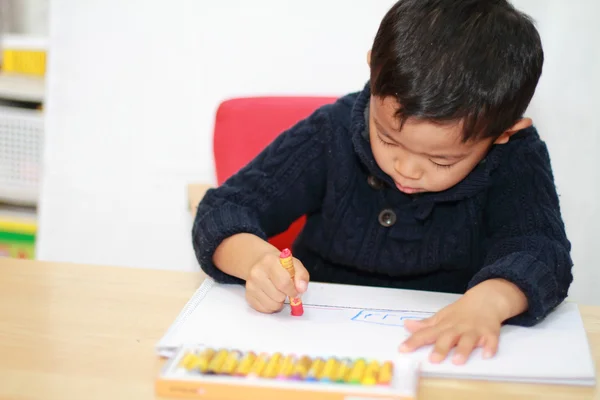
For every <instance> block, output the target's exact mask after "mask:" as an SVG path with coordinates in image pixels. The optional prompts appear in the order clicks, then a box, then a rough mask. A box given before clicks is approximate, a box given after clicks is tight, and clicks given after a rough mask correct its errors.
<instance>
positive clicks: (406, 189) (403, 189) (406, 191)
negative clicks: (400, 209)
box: [395, 182, 421, 194]
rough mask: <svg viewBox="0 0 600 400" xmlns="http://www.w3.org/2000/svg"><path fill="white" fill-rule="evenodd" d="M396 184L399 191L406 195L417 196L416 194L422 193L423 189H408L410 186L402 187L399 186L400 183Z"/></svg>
mask: <svg viewBox="0 0 600 400" xmlns="http://www.w3.org/2000/svg"><path fill="white" fill-rule="evenodd" d="M395 183H396V187H397V188H398V190H399V191H401V192H403V193H406V194H415V193H419V192H420V191H421V189H419V188H412V187H408V186H402V185H401V184H399V183H398V182H395Z"/></svg>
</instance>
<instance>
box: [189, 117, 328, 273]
mask: <svg viewBox="0 0 600 400" xmlns="http://www.w3.org/2000/svg"><path fill="white" fill-rule="evenodd" d="M330 107H331V106H330V105H327V106H324V107H321V108H320V109H318V110H317V111H315V112H314V113H313V114H312V115H311V116H309V117H307V118H306V119H304V120H302V121H300V122H298V123H297V124H296V125H294V126H293V127H291V128H290V129H288V130H286V131H284V132H283V133H281V134H280V135H279V136H278V137H276V138H275V140H274V141H273V142H271V144H270V145H268V146H267V147H266V148H265V149H264V150H263V151H262V152H261V153H260V154H259V155H258V156H256V157H255V158H254V159H253V160H252V161H251V162H250V163H249V164H247V165H246V166H245V167H244V168H242V169H241V170H240V171H239V172H238V173H236V174H235V175H233V176H232V177H230V178H229V179H228V180H227V181H226V182H224V183H223V184H222V185H221V186H219V187H218V188H214V189H210V190H209V191H208V192H207V193H206V195H205V196H204V198H203V199H202V201H201V202H200V204H199V205H198V210H197V213H196V217H195V219H194V224H193V228H192V244H193V248H194V253H195V255H196V258H197V260H198V262H199V264H200V266H201V268H202V269H203V270H204V272H206V274H207V275H209V276H210V277H212V278H213V279H215V280H216V281H217V282H221V283H242V280H240V279H239V278H237V277H234V276H231V275H229V274H226V273H224V272H223V271H221V270H219V269H218V268H217V267H216V266H215V265H214V263H213V254H214V252H215V250H216V249H217V247H218V246H219V244H220V243H221V242H222V241H223V240H224V239H226V238H228V237H230V236H232V235H234V234H238V233H251V234H254V235H256V236H258V237H260V238H262V239H264V240H267V239H268V238H269V237H271V236H274V235H277V234H279V233H281V232H284V231H285V230H286V229H287V228H288V227H289V226H290V225H291V224H292V223H293V222H294V221H295V220H297V219H298V218H300V217H301V216H302V215H305V214H308V213H311V212H312V211H314V210H316V209H317V208H318V207H320V204H321V200H322V197H323V195H324V192H325V179H326V173H327V162H326V159H327V145H328V142H329V139H328V138H329V136H330V135H331V127H330V124H329V123H328V121H329V116H328V112H329V109H330Z"/></svg>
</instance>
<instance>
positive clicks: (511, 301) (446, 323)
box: [400, 279, 527, 364]
mask: <svg viewBox="0 0 600 400" xmlns="http://www.w3.org/2000/svg"><path fill="white" fill-rule="evenodd" d="M526 308H527V299H526V297H525V295H524V294H523V292H521V291H520V290H519V289H518V288H517V287H516V286H515V285H514V284H512V283H510V282H508V281H506V280H502V279H491V280H488V281H485V282H482V283H480V284H479V285H477V286H475V287H473V288H472V289H471V290H469V291H467V292H466V293H465V294H464V295H463V296H462V297H461V298H460V299H459V300H457V301H456V302H455V303H453V304H450V305H449V306H447V307H445V308H443V309H442V310H440V311H439V312H438V313H437V314H435V315H434V316H433V317H430V318H427V319H424V320H422V321H411V320H407V321H405V328H406V329H407V330H408V331H409V332H410V333H411V336H410V337H409V338H408V339H407V340H406V341H405V342H404V343H403V344H402V345H401V346H400V351H403V352H410V351H414V350H416V349H418V348H419V347H422V346H425V345H430V344H435V346H434V348H433V351H432V353H431V355H430V357H429V359H430V361H431V362H433V363H439V362H441V361H443V360H444V359H446V357H447V356H448V353H449V352H450V351H451V350H452V349H453V348H454V347H456V350H455V352H454V355H453V357H452V361H453V362H454V363H455V364H464V363H465V362H466V361H467V359H468V358H469V356H470V354H471V352H472V351H473V350H474V349H475V348H477V347H483V357H484V358H490V357H493V356H494V355H495V354H496V351H497V350H498V338H499V335H500V328H501V326H502V322H503V321H505V320H506V319H508V318H510V317H512V316H514V315H517V314H520V313H521V312H523V311H525V309H526Z"/></svg>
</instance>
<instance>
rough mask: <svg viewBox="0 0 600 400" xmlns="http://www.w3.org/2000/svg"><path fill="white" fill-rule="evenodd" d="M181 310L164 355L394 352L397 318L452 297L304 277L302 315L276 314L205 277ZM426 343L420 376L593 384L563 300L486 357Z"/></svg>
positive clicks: (574, 316)
mask: <svg viewBox="0 0 600 400" xmlns="http://www.w3.org/2000/svg"><path fill="white" fill-rule="evenodd" d="M206 285H207V286H205V287H204V288H203V290H199V293H200V292H201V295H200V294H199V295H198V296H201V297H198V298H197V299H196V300H195V301H191V302H192V303H193V305H192V306H190V307H188V309H187V310H186V312H185V316H184V317H182V318H181V319H180V320H179V321H178V323H177V324H176V325H177V327H176V329H172V330H170V331H169V333H168V334H167V335H165V337H164V338H163V340H162V341H161V342H160V343H159V345H158V347H159V351H160V352H161V353H163V354H164V353H168V352H169V350H172V349H174V348H176V347H178V346H180V345H182V344H203V345H208V346H212V347H230V348H231V347H234V348H239V349H241V350H255V351H267V352H273V351H281V352H288V353H290V352H291V353H297V354H307V355H315V356H316V355H319V356H327V355H334V356H348V357H361V356H362V357H382V358H395V357H397V354H398V347H399V345H400V344H401V342H402V341H403V340H404V339H405V338H407V337H408V332H407V331H406V330H405V329H404V326H403V321H404V320H406V319H421V318H427V317H428V316H430V315H433V313H435V312H436V311H438V310H439V309H441V308H442V307H444V306H446V305H448V304H450V303H452V302H453V301H455V300H456V299H457V298H458V297H459V296H458V295H454V294H447V293H433V292H422V291H412V290H399V289H387V288H374V287H360V286H346V285H334V284H322V283H311V284H310V287H309V290H308V292H307V293H306V294H305V295H304V296H303V303H304V315H303V316H301V317H294V316H291V315H290V310H289V306H288V305H287V304H286V307H285V308H284V309H283V310H282V311H281V312H279V313H276V314H262V313H259V312H257V311H255V310H253V309H252V308H250V307H249V306H248V305H247V303H246V300H245V297H244V287H243V286H239V285H219V284H215V283H214V282H212V281H210V280H209V281H208V282H207V283H206ZM430 352H431V347H430V346H428V347H425V348H422V349H420V350H418V351H416V352H414V353H410V354H408V355H406V357H409V358H412V359H415V360H417V361H419V362H421V368H422V373H423V375H425V376H435V377H452V378H468V379H490V380H508V381H523V382H547V383H569V384H578V385H594V383H595V369H594V364H593V361H592V358H591V355H590V350H589V345H588V341H587V336H586V334H585V330H584V328H583V323H582V320H581V317H580V314H579V310H578V308H577V306H576V305H575V304H571V303H563V304H562V305H560V306H559V307H558V308H557V309H556V310H555V311H554V312H553V313H552V314H551V315H550V316H549V317H548V318H547V319H546V320H544V321H542V322H541V323H540V324H538V325H537V326H535V327H532V328H524V327H517V326H511V325H506V326H504V327H503V328H502V332H501V336H500V346H499V352H498V354H497V355H496V356H495V357H494V358H493V359H489V360H484V359H483V358H482V354H481V350H479V349H477V350H475V352H474V353H473V354H472V356H471V358H470V359H469V361H468V362H467V364H466V365H462V366H456V365H454V364H452V363H451V361H450V358H451V357H449V358H448V359H447V360H446V361H445V362H443V363H441V364H432V363H430V362H429V361H428V356H429V353H430Z"/></svg>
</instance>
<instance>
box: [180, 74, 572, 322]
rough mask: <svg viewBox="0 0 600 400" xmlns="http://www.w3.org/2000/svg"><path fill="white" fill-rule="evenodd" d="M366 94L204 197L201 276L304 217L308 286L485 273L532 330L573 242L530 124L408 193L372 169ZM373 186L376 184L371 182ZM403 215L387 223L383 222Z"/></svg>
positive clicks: (460, 280) (553, 300) (273, 147)
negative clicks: (519, 306) (222, 255)
mask: <svg viewBox="0 0 600 400" xmlns="http://www.w3.org/2000/svg"><path fill="white" fill-rule="evenodd" d="M369 97H370V91H369V86H368V84H367V85H366V86H365V87H364V89H363V90H362V91H360V92H357V93H353V94H349V95H347V96H344V97H342V98H341V99H339V100H338V101H337V102H336V103H334V104H332V105H327V106H324V107H322V108H320V109H319V110H317V111H316V112H315V113H314V114H313V115H311V116H310V117H309V118H307V119H305V120H303V121H300V122H299V123H298V124H296V125H295V126H294V127H292V128H291V129H289V130H287V131H286V132H283V133H282V134H281V135H280V136H278V137H277V138H276V139H275V141H273V143H272V144H270V145H269V146H268V147H267V148H266V149H265V150H264V151H263V152H262V153H261V154H260V155H258V157H256V159H254V160H253V161H252V162H251V163H249V164H248V165H247V166H246V167H245V168H243V169H242V170H241V171H240V172H239V173H237V174H236V175H234V176H233V177H231V178H230V179H229V180H228V181H227V182H225V183H224V184H223V185H222V186H221V187H219V188H216V189H212V190H210V191H208V192H207V194H206V196H205V197H204V198H203V200H202V201H201V202H200V204H199V207H198V212H197V215H196V219H195V221H194V226H193V229H192V239H193V245H194V250H195V253H196V256H197V259H198V261H199V263H200V265H201V267H202V269H203V270H204V271H205V272H206V273H207V274H208V275H210V276H212V277H213V278H214V279H215V280H217V281H218V282H224V283H243V282H242V281H240V280H239V279H237V278H235V277H232V276H230V275H227V274H225V273H223V272H222V271H220V270H219V269H217V268H216V267H215V265H214V264H213V262H212V256H213V254H214V251H215V249H216V248H217V246H218V245H219V244H220V243H221V241H222V240H223V239H225V238H227V237H229V236H231V235H233V234H236V233H240V232H248V233H252V234H255V235H257V236H259V237H261V238H263V239H266V238H268V237H271V236H273V235H276V234H278V233H280V232H282V231H284V230H285V229H287V227H288V226H289V225H290V224H291V223H292V222H293V221H294V220H296V219H297V218H299V217H300V216H302V215H306V216H307V221H306V225H305V228H304V230H303V231H302V233H301V234H300V235H299V236H298V239H297V240H296V243H295V244H294V248H293V251H294V255H295V256H296V257H298V258H299V259H300V260H302V262H303V263H304V265H305V266H306V267H307V268H308V270H309V272H310V274H311V280H313V281H320V282H335V283H345V284H356V285H369V286H386V287H397V288H409V289H417V290H430V291H443V292H452V293H464V291H466V290H467V289H468V288H470V287H472V286H474V285H476V284H478V283H480V282H481V281H483V280H486V279H490V278H504V279H507V280H510V281H511V282H513V283H515V284H516V285H518V286H519V287H520V288H521V290H523V292H524V293H525V294H526V296H527V298H528V301H529V309H528V311H527V312H525V313H523V314H522V315H519V316H517V317H515V318H512V319H511V320H510V321H508V322H509V323H514V324H520V325H533V324H535V323H537V322H538V321H540V320H541V319H542V318H543V317H544V316H546V315H547V314H548V312H550V311H551V310H552V309H553V308H554V307H556V306H557V305H558V304H559V303H560V302H561V301H562V300H564V299H565V297H566V296H567V291H568V288H569V286H570V284H571V282H572V279H573V278H572V275H571V268H572V261H571V258H570V243H569V241H568V240H567V237H566V234H565V229H564V225H563V222H562V219H561V213H560V207H559V201H558V196H557V194H556V189H555V187H554V180H553V175H552V169H551V165H550V159H549V156H548V152H547V149H546V146H545V144H544V143H543V142H542V141H541V140H540V138H539V135H538V133H537V131H536V130H535V128H533V127H532V128H528V129H525V130H523V131H521V132H519V133H517V134H516V135H514V136H513V137H512V138H511V140H510V142H509V143H507V144H505V145H499V146H495V147H494V148H493V149H492V150H491V151H490V153H489V154H488V155H487V157H486V158H485V159H484V160H483V161H482V162H481V163H480V164H479V165H478V166H477V167H476V168H475V169H474V170H473V171H472V172H471V173H470V174H469V176H467V177H466V178H465V179H464V180H463V181H462V182H460V183H458V184H457V185H456V186H454V187H452V188H450V189H448V190H446V191H444V192H440V193H425V194H420V195H413V196H410V195H406V194H403V193H401V192H400V191H398V190H397V189H396V188H395V185H394V182H393V181H392V179H391V178H390V177H389V176H387V175H386V174H385V173H384V172H383V171H382V170H381V169H380V168H379V166H378V165H377V163H376V162H375V159H374V157H373V154H372V152H371V147H370V144H369V141H368V135H365V132H366V131H367V129H368V126H367V120H368V119H367V118H365V116H366V115H367V113H368V100H369ZM369 179H370V180H371V182H372V181H373V179H375V180H376V181H377V182H379V184H380V185H375V186H373V185H370V184H369V183H368V182H369ZM383 210H389V211H391V212H392V213H393V215H394V216H395V217H396V219H395V223H394V224H392V225H391V226H389V227H386V226H384V225H382V224H381V223H380V221H379V215H380V213H381V212H382V211H383Z"/></svg>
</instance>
